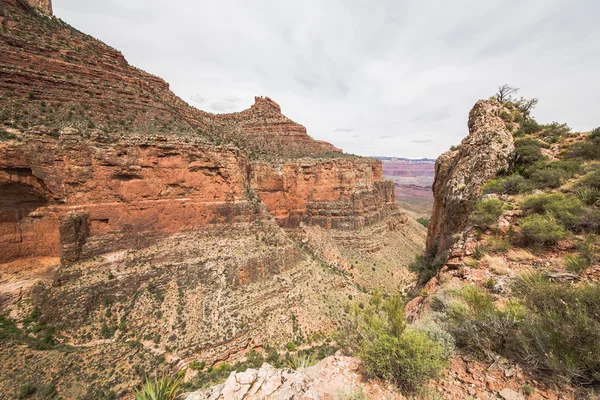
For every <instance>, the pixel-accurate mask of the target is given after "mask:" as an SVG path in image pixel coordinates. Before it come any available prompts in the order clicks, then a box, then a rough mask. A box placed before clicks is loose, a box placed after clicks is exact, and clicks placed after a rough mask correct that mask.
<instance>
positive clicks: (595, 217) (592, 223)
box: [579, 207, 600, 234]
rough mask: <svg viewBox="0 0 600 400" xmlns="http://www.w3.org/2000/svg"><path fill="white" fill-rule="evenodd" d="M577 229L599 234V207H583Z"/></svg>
mask: <svg viewBox="0 0 600 400" xmlns="http://www.w3.org/2000/svg"><path fill="white" fill-rule="evenodd" d="M579 229H580V230H582V231H586V232H595V233H597V234H600V209H598V208H591V207H587V208H585V209H584V210H583V213H582V215H581V217H580V221H579Z"/></svg>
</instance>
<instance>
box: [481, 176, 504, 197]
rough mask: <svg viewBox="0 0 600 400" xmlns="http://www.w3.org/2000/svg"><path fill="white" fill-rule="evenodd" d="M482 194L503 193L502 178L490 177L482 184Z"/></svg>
mask: <svg viewBox="0 0 600 400" xmlns="http://www.w3.org/2000/svg"><path fill="white" fill-rule="evenodd" d="M482 190H483V194H491V193H498V194H500V193H504V181H503V180H502V179H492V180H490V181H488V182H487V183H486V184H485V185H483V188H482Z"/></svg>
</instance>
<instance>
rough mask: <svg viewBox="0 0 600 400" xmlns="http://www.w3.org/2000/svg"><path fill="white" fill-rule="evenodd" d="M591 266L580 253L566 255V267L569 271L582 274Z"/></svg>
mask: <svg viewBox="0 0 600 400" xmlns="http://www.w3.org/2000/svg"><path fill="white" fill-rule="evenodd" d="M589 267H590V264H588V262H587V261H586V260H585V259H583V258H582V257H580V256H578V255H574V256H565V268H566V270H567V271H569V272H573V273H575V274H580V273H582V272H583V271H585V270H586V269H588V268H589Z"/></svg>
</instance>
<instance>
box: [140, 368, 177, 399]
mask: <svg viewBox="0 0 600 400" xmlns="http://www.w3.org/2000/svg"><path fill="white" fill-rule="evenodd" d="M182 382H183V375H180V374H177V375H175V376H173V377H170V376H165V377H162V378H160V379H159V378H155V379H153V380H150V379H148V380H146V383H145V384H144V386H142V388H141V389H140V390H139V391H136V392H135V400H175V399H176V398H177V396H179V393H180V392H181V383H182Z"/></svg>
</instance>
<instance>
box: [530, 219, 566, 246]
mask: <svg viewBox="0 0 600 400" xmlns="http://www.w3.org/2000/svg"><path fill="white" fill-rule="evenodd" d="M521 234H522V235H523V240H524V242H525V244H527V245H533V246H535V247H541V246H544V245H550V244H556V243H557V242H558V241H559V240H563V239H565V238H566V237H567V232H566V231H565V230H564V228H563V227H562V226H561V225H559V224H558V223H557V222H556V220H555V219H554V218H552V217H550V216H548V215H539V214H533V215H529V216H528V217H525V218H524V219H523V220H522V221H521Z"/></svg>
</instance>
